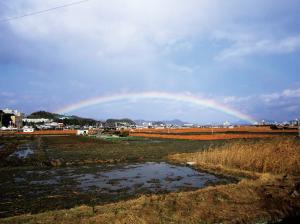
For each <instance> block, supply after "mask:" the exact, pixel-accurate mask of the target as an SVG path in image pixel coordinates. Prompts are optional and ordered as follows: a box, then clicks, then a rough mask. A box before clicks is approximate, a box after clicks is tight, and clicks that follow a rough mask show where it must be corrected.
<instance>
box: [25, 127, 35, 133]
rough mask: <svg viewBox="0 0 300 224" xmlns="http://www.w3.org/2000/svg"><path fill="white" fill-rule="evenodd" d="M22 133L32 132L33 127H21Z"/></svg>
mask: <svg viewBox="0 0 300 224" xmlns="http://www.w3.org/2000/svg"><path fill="white" fill-rule="evenodd" d="M23 132H26V133H28V132H34V128H33V127H28V126H24V127H23Z"/></svg>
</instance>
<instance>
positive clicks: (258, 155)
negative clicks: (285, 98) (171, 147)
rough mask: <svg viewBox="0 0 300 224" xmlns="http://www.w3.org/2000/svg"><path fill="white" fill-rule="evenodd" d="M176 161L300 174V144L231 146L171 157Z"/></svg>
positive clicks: (265, 142) (263, 142)
mask: <svg viewBox="0 0 300 224" xmlns="http://www.w3.org/2000/svg"><path fill="white" fill-rule="evenodd" d="M170 158H171V159H172V160H176V161H185V162H187V161H194V162H196V163H197V164H212V165H221V166H223V167H225V168H233V169H239V170H246V171H254V172H260V173H273V174H293V175H298V174H299V173H300V144H299V141H298V142H297V141H296V140H295V139H293V138H278V139H272V140H261V141H258V142H256V143H253V142H248V143H247V142H245V141H240V142H233V143H230V144H226V145H224V146H222V147H220V148H218V149H215V148H210V149H209V150H206V151H203V152H197V153H188V154H176V155H172V156H170Z"/></svg>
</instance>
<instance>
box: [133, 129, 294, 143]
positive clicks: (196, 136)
mask: <svg viewBox="0 0 300 224" xmlns="http://www.w3.org/2000/svg"><path fill="white" fill-rule="evenodd" d="M297 134H298V130H297V129H290V130H289V129H286V130H272V129H270V127H255V126H248V127H236V128H177V129H172V128H170V129H168V128H164V129H137V130H132V131H131V132H130V135H131V136H136V137H148V138H165V139H186V140H224V139H250V138H257V139H258V138H272V137H276V136H296V135H297Z"/></svg>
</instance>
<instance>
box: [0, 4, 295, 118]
mask: <svg viewBox="0 0 300 224" xmlns="http://www.w3.org/2000/svg"><path fill="white" fill-rule="evenodd" d="M74 2H76V1H75V0H73V1H72V0H43V1H41V0H10V1H0V78H1V79H0V80H1V82H0V108H7V107H8V108H12V109H17V110H19V111H22V112H25V113H27V114H30V113H31V112H34V111H38V110H46V111H51V112H55V111H59V110H60V109H61V108H63V107H66V106H68V105H70V104H76V103H78V102H80V101H85V100H88V99H91V98H95V97H101V96H109V95H116V94H127V93H131V92H134V93H144V92H149V91H155V92H166V93H169V94H172V93H174V94H188V95H193V96H195V97H201V98H205V99H210V100H214V101H216V102H218V103H220V104H223V105H225V106H226V107H231V108H233V109H234V110H237V111H240V112H241V113H245V114H247V115H249V116H251V117H253V118H255V119H256V120H262V119H267V120H277V121H285V120H292V119H295V118H300V74H299V71H300V14H299V11H300V1H299V0H276V1H274V0H264V1H261V0H243V1H240V0H227V1H221V0H152V1H146V0H110V1H104V0H89V1H82V2H80V3H79V4H74V5H71V6H69V7H63V8H57V9H55V10H51V11H47V12H44V13H40V14H36V15H31V16H25V17H21V18H17V19H11V18H15V17H20V16H22V15H27V14H30V13H34V12H39V11H43V10H47V9H51V8H55V7H59V6H62V5H66V4H70V3H71V4H72V3H74ZM68 113H70V114H75V115H79V116H84V117H92V118H96V119H107V118H112V117H114V118H124V117H128V118H132V119H148V120H171V119H174V118H178V119H181V120H184V121H187V122H197V123H210V122H223V121H225V120H229V121H237V120H239V118H238V117H234V116H232V115H228V114H226V113H224V112H222V111H216V110H213V109H211V108H206V107H205V106H199V105H194V104H192V103H189V102H186V103H185V102H178V101H173V100H166V99H153V100H151V99H141V100H122V101H113V102H106V103H103V104H98V105H91V106H87V107H84V108H79V109H77V110H74V111H71V112H68Z"/></svg>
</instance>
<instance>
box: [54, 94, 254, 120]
mask: <svg viewBox="0 0 300 224" xmlns="http://www.w3.org/2000/svg"><path fill="white" fill-rule="evenodd" d="M142 99H161V100H172V101H178V102H184V103H191V104H194V105H198V106H204V107H207V108H210V109H213V110H217V111H220V112H223V113H226V114H229V115H231V116H234V117H236V118H239V119H241V120H244V121H248V122H250V123H255V122H256V120H255V119H254V118H252V117H251V116H249V115H247V114H245V113H242V112H240V111H238V110H236V109H233V108H231V107H229V106H227V105H224V104H221V103H218V102H216V101H214V100H211V99H205V98H201V97H198V96H194V95H191V94H177V93H168V92H138V93H121V94H116V95H110V96H99V97H95V98H91V99H87V100H82V101H80V102H77V103H74V104H70V105H67V106H64V107H62V108H60V109H58V110H56V111H55V113H58V114H66V113H69V112H72V111H75V110H79V109H81V108H84V107H88V106H93V105H98V104H104V103H110V102H114V101H120V100H142Z"/></svg>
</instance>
